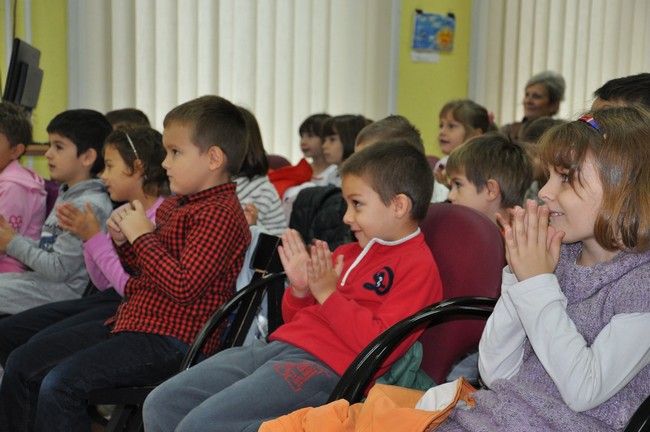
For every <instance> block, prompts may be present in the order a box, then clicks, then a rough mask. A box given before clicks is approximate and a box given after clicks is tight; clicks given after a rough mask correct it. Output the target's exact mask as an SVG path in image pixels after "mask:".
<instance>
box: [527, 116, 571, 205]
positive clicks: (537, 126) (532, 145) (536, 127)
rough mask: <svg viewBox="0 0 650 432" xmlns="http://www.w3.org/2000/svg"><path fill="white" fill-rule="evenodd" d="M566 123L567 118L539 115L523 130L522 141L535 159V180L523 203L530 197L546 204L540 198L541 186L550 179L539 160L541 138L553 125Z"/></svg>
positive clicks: (533, 159)
mask: <svg viewBox="0 0 650 432" xmlns="http://www.w3.org/2000/svg"><path fill="white" fill-rule="evenodd" d="M564 123H566V120H562V119H556V118H553V117H538V118H536V119H535V120H532V121H530V122H528V123H527V125H526V127H525V128H524V129H523V131H522V132H521V141H522V142H523V145H524V147H525V148H526V150H527V151H528V154H529V155H530V158H531V159H532V161H533V182H532V183H531V185H530V188H528V191H526V196H525V198H524V201H522V204H523V203H524V202H525V201H526V200H529V199H532V200H536V201H537V202H538V203H540V204H544V203H543V202H542V200H541V199H540V198H539V188H540V187H541V186H542V185H544V184H545V183H546V181H547V180H548V177H547V173H546V167H545V166H542V164H541V162H540V160H539V145H538V144H539V140H540V139H541V138H542V135H544V134H545V133H546V131H547V130H549V129H550V128H552V127H553V126H557V125H560V124H564Z"/></svg>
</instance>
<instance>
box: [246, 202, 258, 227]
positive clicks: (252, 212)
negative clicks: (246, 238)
mask: <svg viewBox="0 0 650 432" xmlns="http://www.w3.org/2000/svg"><path fill="white" fill-rule="evenodd" d="M257 214H258V211H257V207H255V204H253V203H248V204H246V207H244V215H245V216H246V222H248V225H255V224H256V223H257Z"/></svg>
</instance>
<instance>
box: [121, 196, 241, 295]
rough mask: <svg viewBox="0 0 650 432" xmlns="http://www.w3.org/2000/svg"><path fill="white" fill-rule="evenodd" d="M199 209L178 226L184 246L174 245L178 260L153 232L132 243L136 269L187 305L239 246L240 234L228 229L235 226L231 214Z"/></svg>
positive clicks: (225, 266)
mask: <svg viewBox="0 0 650 432" xmlns="http://www.w3.org/2000/svg"><path fill="white" fill-rule="evenodd" d="M198 210H199V211H197V212H194V213H192V214H191V215H188V216H187V224H186V225H184V226H180V225H179V226H178V227H177V228H178V229H177V233H176V234H178V235H177V238H178V239H184V240H183V243H184V244H182V245H181V244H179V245H175V246H178V247H179V248H181V249H182V251H181V253H180V256H179V258H176V257H174V256H173V255H172V254H171V253H170V252H169V250H168V248H166V247H164V245H163V244H162V243H161V240H160V239H159V238H158V237H157V236H156V235H155V233H148V234H144V235H142V236H140V237H138V238H137V239H136V240H135V242H134V243H133V249H134V251H135V254H136V255H137V258H138V267H139V269H140V270H141V271H142V273H143V274H146V275H147V276H148V277H149V278H150V279H151V280H152V281H153V282H154V284H155V285H156V286H157V287H158V288H159V289H160V290H161V291H162V292H163V293H164V294H165V295H166V296H167V297H169V298H170V299H171V300H172V301H174V302H176V303H178V304H190V303H192V302H194V301H196V300H197V299H198V298H199V297H201V296H202V295H203V293H204V292H205V291H206V290H207V289H209V288H210V287H212V286H213V285H214V283H215V280H216V278H217V277H219V275H220V273H219V272H218V271H215V269H219V268H227V265H224V263H226V262H228V261H229V260H231V259H232V256H233V255H235V254H236V250H237V249H238V248H239V247H240V239H239V237H240V234H241V233H239V232H238V231H237V230H233V229H231V227H233V226H236V225H237V222H236V221H234V217H235V215H234V214H233V213H232V212H227V211H223V210H221V211H220V210H219V209H215V208H214V207H211V206H205V207H204V208H203V209H198ZM181 231H183V232H181ZM183 234H184V235H183ZM173 237H174V236H172V238H173ZM173 247H174V246H172V248H173ZM208 257H209V259H208Z"/></svg>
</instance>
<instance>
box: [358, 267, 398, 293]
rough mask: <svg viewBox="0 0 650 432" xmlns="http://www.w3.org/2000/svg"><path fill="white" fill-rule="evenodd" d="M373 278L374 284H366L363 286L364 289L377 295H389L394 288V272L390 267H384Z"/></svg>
mask: <svg viewBox="0 0 650 432" xmlns="http://www.w3.org/2000/svg"><path fill="white" fill-rule="evenodd" d="M372 278H373V279H374V283H370V282H366V283H364V284H363V287H364V288H365V289H368V290H372V291H374V292H376V293H377V295H384V294H387V293H388V291H390V288H391V287H392V286H393V270H392V269H391V268H390V267H384V268H383V269H381V270H379V271H378V272H377V273H375V274H374V275H373V276H372Z"/></svg>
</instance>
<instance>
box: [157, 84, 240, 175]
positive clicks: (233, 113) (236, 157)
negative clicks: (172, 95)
mask: <svg viewBox="0 0 650 432" xmlns="http://www.w3.org/2000/svg"><path fill="white" fill-rule="evenodd" d="M175 122H178V123H183V124H187V125H191V126H193V127H194V133H193V134H192V143H193V144H194V145H195V146H197V147H198V148H199V150H200V151H201V152H202V153H204V152H206V151H208V149H210V147H212V146H216V147H219V148H220V149H221V150H222V151H223V153H224V154H225V155H226V158H227V165H228V166H227V171H228V174H229V175H230V176H231V177H232V176H234V175H235V174H237V173H238V172H239V169H240V167H241V165H242V162H243V161H244V156H245V155H246V151H247V148H248V145H247V142H248V133H247V130H246V122H245V121H244V116H243V115H242V113H241V112H240V111H239V109H237V107H236V106H235V105H233V104H232V103H231V102H230V101H228V100H226V99H224V98H222V97H219V96H201V97H199V98H196V99H193V100H191V101H189V102H185V103H183V104H181V105H178V106H177V107H176V108H174V109H172V110H171V111H170V112H169V113H167V115H166V116H165V120H164V121H163V127H168V126H169V125H170V124H172V123H175Z"/></svg>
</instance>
